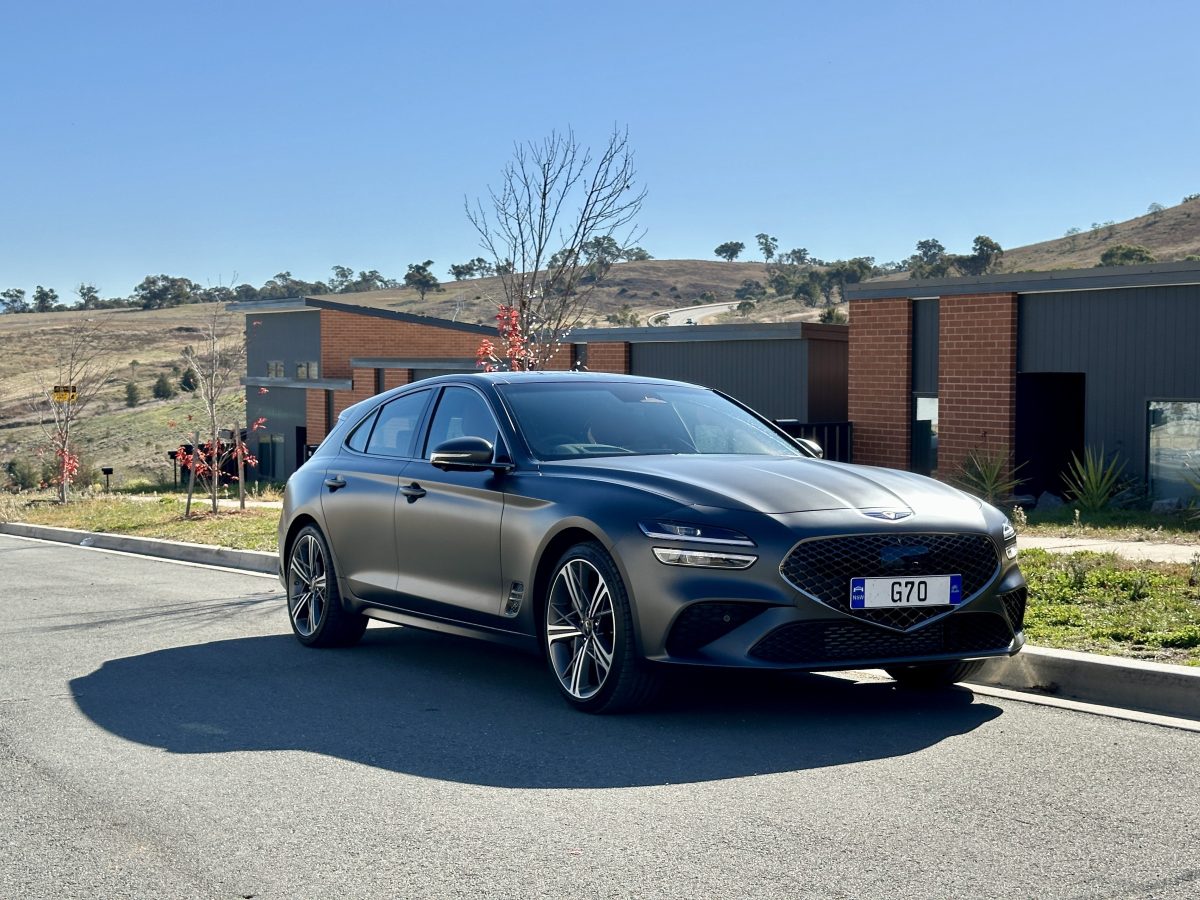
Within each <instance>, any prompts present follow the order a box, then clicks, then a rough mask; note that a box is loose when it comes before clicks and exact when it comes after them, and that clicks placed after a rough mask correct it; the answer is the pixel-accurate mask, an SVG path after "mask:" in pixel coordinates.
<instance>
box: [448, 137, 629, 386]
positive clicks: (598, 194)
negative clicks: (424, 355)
mask: <svg viewBox="0 0 1200 900" xmlns="http://www.w3.org/2000/svg"><path fill="white" fill-rule="evenodd" d="M636 176H637V173H636V171H635V169H634V166H633V152H632V150H630V148H629V132H628V130H625V131H619V130H617V129H614V130H613V132H612V134H611V135H610V136H609V138H608V143H607V144H606V145H605V146H604V149H603V150H602V151H601V152H600V153H599V155H598V156H593V154H592V151H591V150H590V149H589V148H587V147H583V146H581V145H580V143H579V141H578V139H577V138H576V137H575V133H574V132H573V131H571V130H569V129H568V130H567V131H566V132H565V133H560V132H551V133H550V135H549V137H547V138H545V139H544V140H542V141H541V142H533V141H530V142H529V143H527V144H516V145H515V146H514V147H513V157H512V159H511V160H510V161H509V163H508V164H507V165H506V166H505V168H504V172H503V175H502V177H501V183H500V187H499V188H489V189H488V201H487V202H486V203H485V202H484V201H483V200H478V199H477V200H476V201H475V205H474V206H472V205H471V203H470V201H467V202H466V204H465V206H466V212H467V218H468V219H469V220H470V222H471V224H472V225H474V226H475V230H476V231H478V232H479V237H480V246H481V247H482V248H483V249H484V250H485V251H487V253H489V254H490V255H491V257H492V259H493V261H494V264H495V270H496V274H497V275H498V276H499V279H500V284H501V288H502V290H503V292H504V300H503V305H505V306H507V307H510V308H511V309H513V310H515V311H516V316H515V318H516V326H517V329H518V333H519V335H520V336H522V337H523V338H524V339H525V341H526V344H525V357H524V359H522V360H519V361H516V362H518V364H519V365H521V366H522V367H524V368H544V367H545V366H546V365H547V364H548V363H549V361H550V359H551V358H552V357H553V356H554V354H555V353H556V352H557V351H558V349H559V348H560V346H561V343H562V339H563V337H564V336H565V335H566V334H567V332H568V331H570V330H571V329H572V328H574V327H575V326H577V325H578V324H579V323H580V322H581V321H582V320H583V318H584V315H585V313H586V311H587V308H588V303H589V302H590V298H591V293H592V291H593V290H594V289H595V288H596V286H597V285H598V284H599V283H600V281H601V280H602V279H603V277H604V275H605V274H606V273H607V269H608V266H607V265H606V262H610V261H611V246H612V242H615V243H616V246H617V247H619V248H621V249H622V250H624V249H627V248H631V247H633V245H634V244H636V243H637V241H638V240H640V239H641V237H642V233H641V232H640V231H639V230H638V228H637V226H636V224H635V223H634V220H635V219H636V218H637V215H638V213H639V211H640V210H641V207H642V201H643V200H644V199H645V197H646V191H645V188H643V187H640V186H639V185H638V184H637V181H636Z"/></svg>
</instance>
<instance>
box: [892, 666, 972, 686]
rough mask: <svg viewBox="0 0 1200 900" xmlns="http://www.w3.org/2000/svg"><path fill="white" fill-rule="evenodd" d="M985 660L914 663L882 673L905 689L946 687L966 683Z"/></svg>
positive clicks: (893, 667)
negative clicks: (960, 682) (961, 682)
mask: <svg viewBox="0 0 1200 900" xmlns="http://www.w3.org/2000/svg"><path fill="white" fill-rule="evenodd" d="M984 662H985V660H982V659H972V660H961V659H959V660H951V661H949V662H936V663H914V664H913V665H911V666H888V667H885V668H884V671H885V672H887V673H888V674H889V675H891V676H892V678H894V679H895V680H896V681H897V682H899V683H900V684H902V685H904V686H905V687H914V688H939V687H948V686H949V685H952V684H954V683H955V682H958V681H966V680H967V679H968V678H970V677H971V676H972V675H974V674H975V673H976V672H978V671H979V670H980V669H982V668H983V664H984Z"/></svg>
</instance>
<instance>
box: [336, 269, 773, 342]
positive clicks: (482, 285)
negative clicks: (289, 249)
mask: <svg viewBox="0 0 1200 900" xmlns="http://www.w3.org/2000/svg"><path fill="white" fill-rule="evenodd" d="M763 268H764V267H763V264H762V263H753V262H732V263H730V262H717V261H709V260H699V259H652V260H645V261H643V262H628V263H618V264H617V265H614V266H613V267H612V270H611V271H610V273H609V275H608V277H607V278H606V279H605V280H604V282H602V283H601V285H600V286H599V287H597V288H596V289H595V291H593V292H592V297H591V315H590V316H589V320H588V321H586V322H585V324H588V325H592V324H594V325H598V326H603V325H605V324H607V322H606V318H605V317H606V316H608V315H610V314H612V313H615V312H617V310H619V309H620V308H621V307H622V306H624V305H625V304H629V306H630V307H631V308H632V309H633V310H634V311H635V312H638V313H639V314H641V315H642V318H643V319H645V318H646V314H648V313H650V312H653V311H658V310H662V309H672V308H675V307H679V306H687V305H689V304H692V303H707V302H712V301H710V300H708V299H707V298H702V296H701V295H703V294H712V295H713V296H714V297H715V298H716V299H717V300H724V299H728V298H730V297H732V296H733V292H734V291H735V290H736V289H737V288H738V287H739V286H740V285H741V283H742V282H743V281H745V280H747V279H755V280H759V281H761V280H763V278H764V274H763ZM442 287H443V290H442V291H439V292H436V293H431V294H427V295H426V297H425V300H424V301H423V302H422V300H421V299H420V297H419V296H418V294H417V292H416V291H414V290H411V289H409V288H402V289H399V290H394V291H370V292H369V293H364V294H323V295H320V296H322V297H324V298H325V299H328V300H336V301H339V302H342V303H357V304H363V305H367V306H378V307H382V308H385V309H394V310H398V311H400V312H407V313H416V314H419V315H427V316H437V317H439V318H444V319H455V320H457V321H459V322H471V323H476V324H485V325H490V324H491V323H492V322H493V320H494V317H495V315H496V307H497V305H498V304H499V302H500V301H501V300H502V299H503V297H504V294H503V292H502V291H501V289H500V280H499V279H498V278H476V279H471V280H469V281H452V282H447V283H445V284H443V285H442Z"/></svg>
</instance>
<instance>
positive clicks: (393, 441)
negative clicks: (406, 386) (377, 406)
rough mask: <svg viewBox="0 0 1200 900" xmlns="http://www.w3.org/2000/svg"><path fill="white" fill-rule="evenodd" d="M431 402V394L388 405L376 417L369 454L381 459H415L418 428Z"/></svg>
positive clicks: (413, 396)
mask: <svg viewBox="0 0 1200 900" xmlns="http://www.w3.org/2000/svg"><path fill="white" fill-rule="evenodd" d="M428 400H429V391H417V392H416V393H413V394H405V395H404V396H403V397H397V398H396V399H395V400H393V401H392V402H391V403H388V404H385V405H384V407H383V408H382V409H381V410H380V411H379V415H378V416H376V422H375V427H374V429H372V431H371V437H370V440H368V442H367V452H368V453H378V454H379V455H380V456H412V455H413V444H414V443H415V442H416V438H417V426H418V425H419V424H420V422H421V413H422V412H423V411H424V409H425V404H426V402H428Z"/></svg>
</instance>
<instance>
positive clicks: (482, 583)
mask: <svg viewBox="0 0 1200 900" xmlns="http://www.w3.org/2000/svg"><path fill="white" fill-rule="evenodd" d="M463 436H477V437H484V438H487V440H489V441H491V442H492V444H493V445H495V444H497V443H498V442H499V441H501V440H502V439H501V438H500V437H499V429H498V427H497V425H496V419H495V417H494V415H493V413H492V410H491V408H490V406H489V405H488V402H487V401H486V400H485V399H484V396H483V394H482V393H480V392H479V391H476V390H475V389H474V388H469V387H465V386H460V385H452V386H449V387H446V388H444V389H443V390H442V392H441V395H440V396H439V397H438V400H437V406H436V407H435V409H434V411H433V413H432V415H431V416H430V419H429V428H428V429H427V434H426V438H425V441H424V447H423V452H422V454H421V458H419V459H414V460H413V461H412V462H411V463H409V465H408V466H407V468H405V470H404V474H403V477H402V478H401V479H400V482H401V483H400V497H399V498H398V499H397V502H396V555H397V558H398V559H399V562H400V564H399V581H398V585H397V590H398V592H399V594H400V602H401V603H402V604H403V605H406V606H410V607H412V608H414V609H418V610H420V611H422V612H425V613H427V614H430V615H438V616H445V617H449V618H457V619H462V620H465V621H486V620H487V619H488V618H490V617H494V616H498V615H499V614H500V609H501V602H502V598H503V596H504V594H505V591H504V589H503V585H502V584H501V575H500V523H501V519H502V518H503V513H504V481H505V475H503V474H500V473H496V472H492V471H481V472H443V471H442V470H440V469H438V468H435V467H434V466H433V465H431V464H430V463H429V455H430V453H431V452H432V451H433V450H434V448H436V447H437V446H438V445H439V444H441V443H442V442H444V441H446V440H449V439H451V438H456V437H463ZM502 452H503V451H502Z"/></svg>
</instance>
